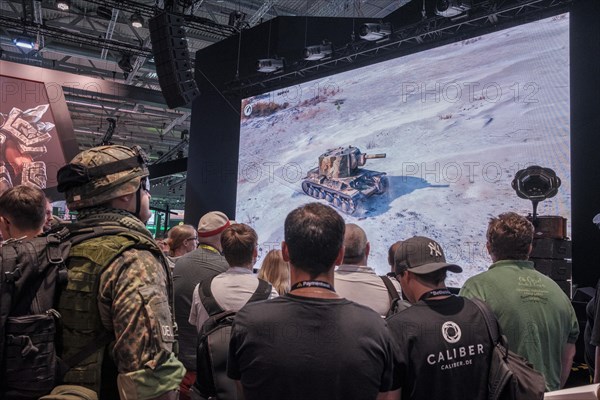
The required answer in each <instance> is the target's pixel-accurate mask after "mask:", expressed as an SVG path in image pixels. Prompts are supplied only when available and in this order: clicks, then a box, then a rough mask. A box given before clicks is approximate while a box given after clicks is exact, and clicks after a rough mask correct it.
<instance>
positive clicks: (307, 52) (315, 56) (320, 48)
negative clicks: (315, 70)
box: [304, 42, 333, 61]
mask: <svg viewBox="0 0 600 400" xmlns="http://www.w3.org/2000/svg"><path fill="white" fill-rule="evenodd" d="M332 52H333V50H332V47H331V43H325V42H324V43H323V44H318V45H316V46H308V47H306V48H305V49H304V59H305V60H309V61H315V60H322V59H324V58H329V57H331V53H332Z"/></svg>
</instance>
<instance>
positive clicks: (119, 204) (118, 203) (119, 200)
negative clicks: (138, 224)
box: [109, 194, 133, 209]
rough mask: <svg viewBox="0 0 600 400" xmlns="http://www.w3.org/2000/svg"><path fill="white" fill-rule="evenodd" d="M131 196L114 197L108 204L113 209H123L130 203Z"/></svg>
mask: <svg viewBox="0 0 600 400" xmlns="http://www.w3.org/2000/svg"><path fill="white" fill-rule="evenodd" d="M132 197H133V194H124V195H123V196H119V197H115V198H114V199H112V200H111V201H110V202H109V203H110V205H111V206H112V207H114V208H122V209H125V208H126V206H127V204H129V202H130V201H131V198H132Z"/></svg>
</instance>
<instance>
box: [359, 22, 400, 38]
mask: <svg viewBox="0 0 600 400" xmlns="http://www.w3.org/2000/svg"><path fill="white" fill-rule="evenodd" d="M358 34H359V36H360V38H361V39H364V40H369V41H376V40H382V39H386V38H387V37H388V36H390V35H391V34H392V24H390V23H389V22H385V23H373V22H368V23H366V24H362V25H361V27H360V29H359V30H358Z"/></svg>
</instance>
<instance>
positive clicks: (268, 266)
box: [258, 250, 290, 296]
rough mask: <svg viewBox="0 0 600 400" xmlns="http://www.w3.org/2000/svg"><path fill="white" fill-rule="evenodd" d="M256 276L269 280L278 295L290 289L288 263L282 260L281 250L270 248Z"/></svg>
mask: <svg viewBox="0 0 600 400" xmlns="http://www.w3.org/2000/svg"><path fill="white" fill-rule="evenodd" d="M258 277H259V278H260V279H264V280H265V281H267V282H269V283H270V284H271V285H273V287H274V288H275V290H277V293H279V295H280V296H283V295H284V294H286V293H287V292H289V290H290V265H289V264H288V263H287V262H285V261H283V256H282V255H281V250H271V251H269V252H268V253H267V255H266V257H265V259H264V261H263V263H262V266H261V267H260V271H259V272H258Z"/></svg>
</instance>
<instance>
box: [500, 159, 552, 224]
mask: <svg viewBox="0 0 600 400" xmlns="http://www.w3.org/2000/svg"><path fill="white" fill-rule="evenodd" d="M560 184H561V182H560V178H559V177H558V176H556V173H555V172H554V171H553V170H551V169H550V168H543V167H540V166H539V165H532V166H531V167H528V168H525V169H522V170H519V171H517V173H516V174H515V178H514V179H513V181H512V183H511V186H512V188H513V189H514V190H515V192H517V196H519V197H520V198H522V199H527V200H530V201H531V203H532V204H533V220H534V221H535V220H536V218H537V205H538V203H539V202H540V201H544V200H546V199H549V198H551V197H554V196H556V193H558V188H559V187H560Z"/></svg>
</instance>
